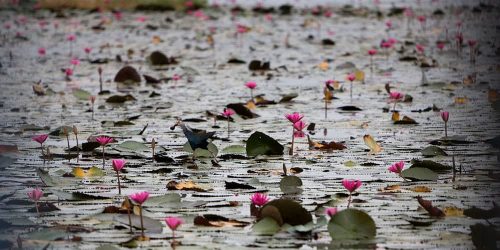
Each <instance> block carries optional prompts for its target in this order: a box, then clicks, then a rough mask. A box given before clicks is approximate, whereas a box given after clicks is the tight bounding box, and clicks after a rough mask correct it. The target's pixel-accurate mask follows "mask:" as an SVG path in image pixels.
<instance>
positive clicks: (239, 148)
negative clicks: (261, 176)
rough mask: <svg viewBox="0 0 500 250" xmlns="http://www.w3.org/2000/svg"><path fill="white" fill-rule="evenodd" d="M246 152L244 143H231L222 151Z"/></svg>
mask: <svg viewBox="0 0 500 250" xmlns="http://www.w3.org/2000/svg"><path fill="white" fill-rule="evenodd" d="M245 152H246V148H245V146H243V145H231V146H227V147H225V148H224V149H222V153H225V154H244V153H245Z"/></svg>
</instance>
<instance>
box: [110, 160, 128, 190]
mask: <svg viewBox="0 0 500 250" xmlns="http://www.w3.org/2000/svg"><path fill="white" fill-rule="evenodd" d="M112 163H113V169H114V170H115V172H116V178H117V179H118V194H119V195H121V194H122V187H121V184H120V171H121V170H122V169H123V167H124V166H125V163H127V161H125V160H123V159H113V160H112Z"/></svg>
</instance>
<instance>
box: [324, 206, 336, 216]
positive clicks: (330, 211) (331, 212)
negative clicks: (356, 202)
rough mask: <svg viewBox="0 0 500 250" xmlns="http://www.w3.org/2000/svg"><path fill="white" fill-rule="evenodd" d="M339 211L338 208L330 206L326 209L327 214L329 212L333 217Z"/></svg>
mask: <svg viewBox="0 0 500 250" xmlns="http://www.w3.org/2000/svg"><path fill="white" fill-rule="evenodd" d="M337 211H338V209H337V208H336V207H329V208H327V209H325V214H327V215H328V216H330V218H331V217H332V216H334V215H335V214H336V213H337Z"/></svg>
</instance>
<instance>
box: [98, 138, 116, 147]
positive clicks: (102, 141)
mask: <svg viewBox="0 0 500 250" xmlns="http://www.w3.org/2000/svg"><path fill="white" fill-rule="evenodd" d="M95 140H96V141H97V142H98V143H99V144H101V146H106V145H107V144H108V143H110V142H112V141H113V138H111V137H108V136H99V137H97V138H95Z"/></svg>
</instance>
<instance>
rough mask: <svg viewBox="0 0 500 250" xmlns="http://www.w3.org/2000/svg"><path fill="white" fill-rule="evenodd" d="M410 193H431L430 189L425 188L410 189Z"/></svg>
mask: <svg viewBox="0 0 500 250" xmlns="http://www.w3.org/2000/svg"><path fill="white" fill-rule="evenodd" d="M411 191H413V192H417V193H429V192H431V189H430V188H429V187H426V186H415V187H412V188H411Z"/></svg>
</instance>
